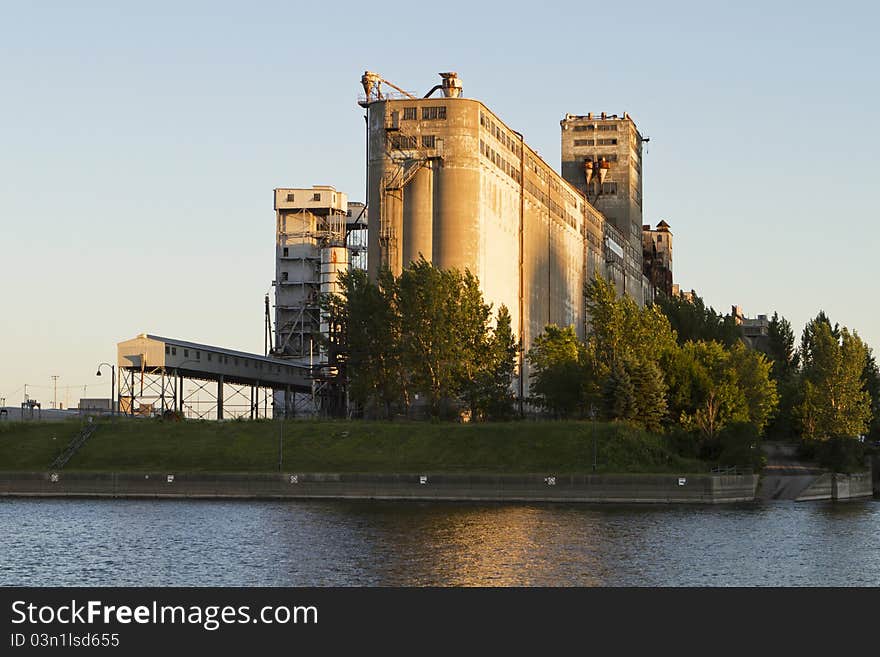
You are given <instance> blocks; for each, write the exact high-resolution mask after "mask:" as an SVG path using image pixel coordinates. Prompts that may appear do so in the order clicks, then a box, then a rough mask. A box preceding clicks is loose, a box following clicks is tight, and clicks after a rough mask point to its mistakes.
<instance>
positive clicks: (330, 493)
mask: <svg viewBox="0 0 880 657" xmlns="http://www.w3.org/2000/svg"><path fill="white" fill-rule="evenodd" d="M757 483H758V476H757V475H681V476H678V475H564V476H562V475H561V476H554V475H463V474H426V475H410V474H338V473H337V474H329V473H328V474H322V473H285V474H269V473H265V474H262V473H261V474H206V473H176V472H153V473H86V472H55V473H52V472H8V473H0V496H47V497H153V498H160V497H169V498H251V499H256V498H267V499H273V498H276V499H277V498H291V499H316V498H340V499H388V500H401V499H412V500H463V501H467V500H472V501H540V502H616V503H697V504H717V503H729V502H745V501H752V500H754V499H755V490H756V488H757ZM869 483H870V480H869Z"/></svg>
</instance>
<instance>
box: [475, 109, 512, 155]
mask: <svg viewBox="0 0 880 657" xmlns="http://www.w3.org/2000/svg"><path fill="white" fill-rule="evenodd" d="M480 125H481V126H482V127H483V128H485V129H486V130H488V131H489V134H491V135H492V136H493V137H495V139H497V140H498V141H499V142H500V143H501V144H502V145H503V146H504V147H505V148H506V149H507V150H509V151H510V152H511V153H513V154H514V155H516V156H517V157H519V156H520V152H519V149H520V142H519V139H517V138H515V137H513V136H511V135H510V134H508V132H507V131H506V130H505V129H504V128H502V127H501V126H500V125H498V124H497V123H495V121H493V120H492V119H491V118H490V117H489V115H488V114H486V113H485V112H483V111H481V112H480Z"/></svg>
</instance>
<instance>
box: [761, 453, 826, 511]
mask: <svg viewBox="0 0 880 657" xmlns="http://www.w3.org/2000/svg"><path fill="white" fill-rule="evenodd" d="M762 448H763V450H764V453H765V454H766V455H767V465H766V467H765V468H764V470H763V472H762V473H761V486H760V488H759V490H758V495H757V497H758V499H761V500H798V499H802V498H803V499H815V497H814V495H813V494H814V493H817V492H818V491H811V490H810V488H811V487H812V486H813V485H814V484H816V483H817V480H819V479H820V477H822V475H823V474H825V471H824V470H822V469H821V468H817V467H816V466H815V464H812V463H803V462H800V461H797V460H796V459H797V445H795V444H791V443H778V442H768V443H765V444H764V445H762ZM829 494H830V489H829ZM820 495H821V493H820Z"/></svg>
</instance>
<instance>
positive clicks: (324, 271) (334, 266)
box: [321, 246, 348, 294]
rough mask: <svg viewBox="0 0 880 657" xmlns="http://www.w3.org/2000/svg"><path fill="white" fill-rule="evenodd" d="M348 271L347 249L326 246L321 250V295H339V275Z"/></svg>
mask: <svg viewBox="0 0 880 657" xmlns="http://www.w3.org/2000/svg"><path fill="white" fill-rule="evenodd" d="M345 271H348V249H347V248H345V247H344V246H327V247H324V248H323V249H321V294H339V291H340V287H339V274H340V273H341V272H345Z"/></svg>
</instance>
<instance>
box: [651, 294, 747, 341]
mask: <svg viewBox="0 0 880 657" xmlns="http://www.w3.org/2000/svg"><path fill="white" fill-rule="evenodd" d="M655 305H656V306H657V307H658V308H659V309H660V310H661V311H662V312H663V314H664V315H665V316H666V317H667V318H668V320H669V323H670V325H671V327H672V329H673V330H674V331H675V335H676V336H677V338H678V343H679V344H680V345H683V344H684V343H686V342H697V341H700V340H702V341H712V340H714V341H716V342H720V343H721V344H723V345H725V346H727V347H732V346H733V345H734V344H735V343H736V342H738V341H739V338H740V331H739V327H738V326H737V325H736V321H735V319H734V317H733V316H732V315H729V314H728V315H722V314H721V313H719V312H717V311H716V310H715V309H714V308H712V307H711V306H709V307H706V304H705V302H704V301H703V299H702V297H700V296H699V295H698V294H697V293H696V292H695V291H693V290H691V296H690V298H685V297H682V296H678V295H675V296H666V295H663V294H660V295H658V296H657V299H656V300H655Z"/></svg>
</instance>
